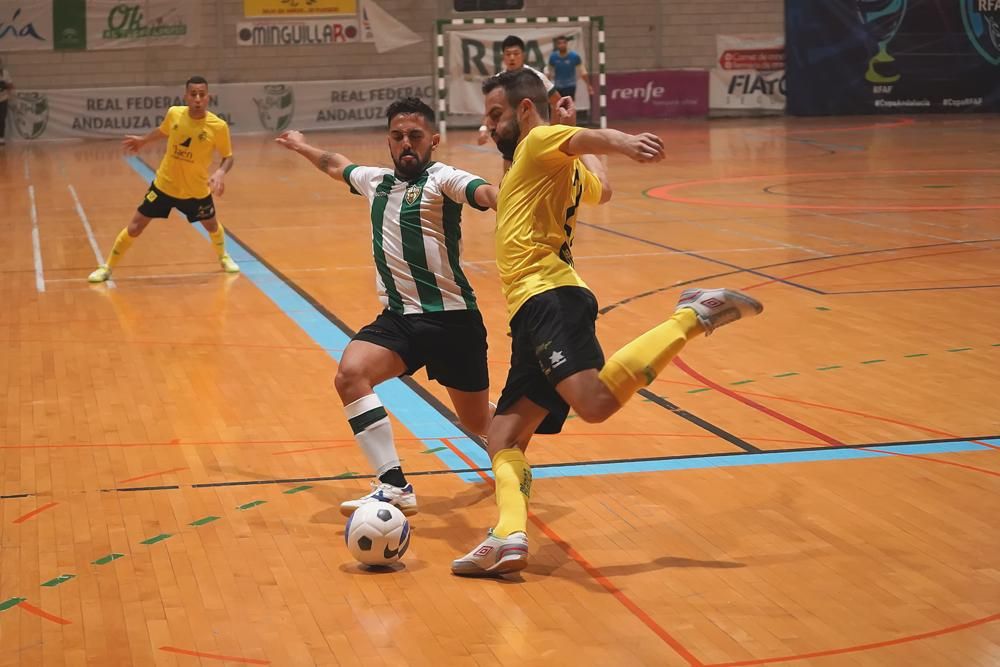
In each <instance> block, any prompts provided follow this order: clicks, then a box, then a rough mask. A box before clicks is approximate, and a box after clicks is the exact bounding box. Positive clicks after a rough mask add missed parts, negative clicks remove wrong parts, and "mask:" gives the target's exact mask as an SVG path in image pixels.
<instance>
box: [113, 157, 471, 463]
mask: <svg viewBox="0 0 1000 667" xmlns="http://www.w3.org/2000/svg"><path fill="white" fill-rule="evenodd" d="M126 161H127V162H128V163H129V165H130V166H131V167H132V168H133V169H134V170H135V171H136V172H138V173H139V175H140V176H141V177H143V179H144V180H145V181H147V182H151V181H152V179H153V178H155V172H154V171H153V170H152V169H151V168H150V167H149V165H147V164H146V163H145V162H143V161H142V160H141V159H139V158H138V157H137V156H129V157H128V158H126ZM196 230H197V232H198V233H199V234H201V235H202V237H203V238H208V233H207V232H206V231H205V230H204V229H203V228H202V227H201V226H198V227H197V228H196ZM226 236H227V248H229V249H230V252H229V254H230V255H231V256H232V257H233V259H234V260H235V261H236V262H238V263H240V264H241V265H243V267H242V268H243V271H242V275H244V276H246V278H247V279H248V280H250V281H251V282H252V283H253V284H254V285H256V286H257V288H258V289H260V291H261V292H263V293H264V295H265V296H267V297H268V298H269V299H271V301H272V302H274V304H275V305H276V306H277V307H278V308H279V309H280V310H282V311H284V313H285V315H286V316H287V317H288V318H289V319H290V320H291V321H292V322H294V323H295V324H297V325H298V326H299V327H300V328H301V329H302V330H303V331H304V332H305V333H306V334H307V335H308V336H309V337H310V338H312V339H313V340H314V341H316V342H317V343H318V344H319V345H320V347H322V348H324V350H326V351H327V354H328V355H329V356H330V357H331V358H333V359H334V361H336V362H337V363H339V362H340V358H341V355H340V354H338V353H335V352H331V351H330V350H343V349H344V348H346V347H347V344H348V343H349V342H350V339H351V337H352V336H353V335H354V332H353V331H352V330H351V329H350V327H348V326H347V325H346V324H345V323H344V322H343V321H341V320H340V319H339V318H338V317H336V316H335V315H334V314H333V313H332V312H330V311H329V310H328V309H327V308H326V307H325V306H323V305H322V304H320V303H319V302H318V301H316V299H315V298H314V297H312V296H311V295H310V294H308V293H307V292H305V291H304V290H303V289H302V288H301V287H299V286H298V285H297V284H296V283H294V282H293V281H291V280H290V279H289V278H287V277H286V276H285V275H284V274H283V273H281V272H280V271H279V270H278V269H276V268H275V267H273V266H271V265H270V264H269V263H268V262H267V261H266V260H264V259H263V258H262V257H261V256H260V255H258V254H257V253H256V252H254V251H253V250H252V249H250V247H249V246H247V245H246V244H244V243H243V242H242V241H241V240H240V239H239V238H238V237H237V236H236V235H235V234H233V233H232V231H231V230H226ZM375 393H376V394H377V395H378V396H379V398H380V399H381V400H382V403H383V404H384V405H385V407H386V409H387V410H389V411H390V412H392V413H393V415H394V416H395V417H396V418H397V419H398V420H399V421H400V422H402V424H403V426H404V427H406V429H407V430H409V431H410V432H411V433H412V434H413V435H415V436H417V437H418V438H427V437H432V436H435V437H438V436H444V437H455V438H462V439H465V440H467V444H465V445H464V453H465V454H466V455H467V456H469V457H470V458H472V459H473V460H475V461H477V463H478V464H480V465H489V457H488V456H487V454H486V452H485V451H484V450H483V449H481V448H480V447H478V446H477V445H476V444H475V441H473V440H471V439H470V438H466V436H468V435H471V434H468V433H466V432H465V431H464V430H462V429H461V428H460V427H459V426H457V425H456V423H453V422H452V421H450V420H449V419H448V418H447V417H446V415H449V416H450V411H448V410H447V408H445V407H444V406H443V405H442V404H441V402H440V401H438V400H437V399H436V398H434V396H432V395H431V394H430V393H429V392H427V391H426V390H424V389H423V388H421V387H420V386H419V385H417V384H416V383H415V382H413V381H412V380H409V381H403V380H400V379H398V378H396V379H392V380H389V381H388V382H384V383H382V384H380V385H379V386H378V387H377V388H376V389H375ZM332 401H333V398H332V396H331V402H332ZM435 456H437V457H439V458H440V459H441V461H442V462H443V463H444V464H445V465H447V466H448V467H450V468H460V467H462V463H461V460H460V459H458V458H457V457H456V456H455V455H454V454H452V453H451V451H450V450H447V451H446V450H442V451H439V452H437V453H435Z"/></svg>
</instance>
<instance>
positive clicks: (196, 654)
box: [160, 646, 271, 665]
mask: <svg viewBox="0 0 1000 667" xmlns="http://www.w3.org/2000/svg"><path fill="white" fill-rule="evenodd" d="M160 650H161V651H165V652H167V653H177V654H179V655H187V656H191V657H193V658H205V659H206V660H222V661H226V662H239V663H242V664H244V665H270V664H271V662H270V661H269V660H257V659H256V658H241V657H239V656H234V655H221V654H219V653H203V652H201V651H191V650H189V649H186V648H177V647H176V646H161V647H160Z"/></svg>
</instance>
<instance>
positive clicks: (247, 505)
mask: <svg viewBox="0 0 1000 667" xmlns="http://www.w3.org/2000/svg"><path fill="white" fill-rule="evenodd" d="M266 502H267V501H266V500H251V501H250V502H248V503H245V504H243V505H240V506H239V507H237V508H236V509H238V510H240V511H243V510H248V509H251V508H254V507H257V505H263V504H264V503H266Z"/></svg>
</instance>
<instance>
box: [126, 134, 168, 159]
mask: <svg viewBox="0 0 1000 667" xmlns="http://www.w3.org/2000/svg"><path fill="white" fill-rule="evenodd" d="M166 138H167V135H165V134H163V132H160V128H156V129H155V130H151V131H150V132H149V134H147V135H145V136H141V137H140V136H139V135H137V134H126V135H125V138H124V139H123V140H122V147H123V148H124V149H125V150H126V151H127V152H129V153H138V152H139V149H140V148H142V147H143V146H145V145H146V144H148V143H150V142H152V141H157V140H159V139H166Z"/></svg>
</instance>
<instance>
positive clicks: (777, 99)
mask: <svg viewBox="0 0 1000 667" xmlns="http://www.w3.org/2000/svg"><path fill="white" fill-rule="evenodd" d="M715 45H716V56H717V59H718V60H717V62H718V67H714V68H712V70H711V77H710V82H709V106H710V107H711V108H712V109H727V110H740V109H744V110H770V111H782V110H783V109H784V108H785V38H784V37H783V36H781V35H718V36H717V37H716V38H715Z"/></svg>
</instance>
